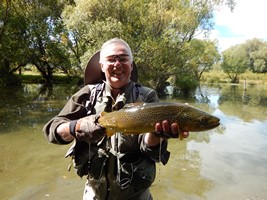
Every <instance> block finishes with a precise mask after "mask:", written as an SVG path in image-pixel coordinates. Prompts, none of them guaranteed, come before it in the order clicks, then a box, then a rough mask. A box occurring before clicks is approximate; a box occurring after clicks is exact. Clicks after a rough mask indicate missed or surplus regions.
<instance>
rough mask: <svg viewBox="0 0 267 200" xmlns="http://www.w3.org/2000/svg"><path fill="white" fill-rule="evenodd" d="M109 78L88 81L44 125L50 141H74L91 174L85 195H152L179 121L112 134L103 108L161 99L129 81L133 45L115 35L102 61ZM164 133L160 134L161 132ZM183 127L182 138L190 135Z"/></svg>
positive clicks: (82, 170) (82, 171)
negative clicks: (102, 120) (100, 121)
mask: <svg viewBox="0 0 267 200" xmlns="http://www.w3.org/2000/svg"><path fill="white" fill-rule="evenodd" d="M99 63H100V66H101V70H102V72H103V73H104V74H105V79H106V80H105V81H103V83H99V84H90V85H86V86H84V87H83V88H82V89H81V90H80V91H78V92H77V93H76V94H74V95H73V96H72V98H71V99H70V100H69V101H68V102H67V104H66V105H65V107H64V108H63V109H62V111H61V112H60V113H59V115H57V116H56V117H54V118H53V119H51V120H50V121H49V122H48V123H47V124H46V125H45V126H44V132H45V135H46V137H47V138H48V140H49V141H50V142H52V143H56V144H68V143H70V142H71V141H73V140H75V143H74V148H72V149H71V151H70V154H71V155H72V156H74V160H75V162H76V163H75V164H76V166H75V167H76V170H77V173H78V174H79V175H80V176H84V175H87V182H86V185H85V190H84V197H83V198H84V199H88V200H93V199H99V200H102V199H114V200H120V199H123V200H125V199H129V200H130V199H132V200H138V199H140V200H150V199H152V196H151V193H150V191H149V187H150V186H151V184H152V183H153V181H154V179H155V162H162V163H163V164H166V163H167V161H168V158H169V152H168V151H167V140H166V137H171V136H174V137H178V130H179V127H178V124H177V123H173V124H169V123H168V121H167V120H165V121H163V122H162V123H157V124H155V133H144V134H140V135H124V134H123V133H116V134H115V135H114V136H112V137H110V138H108V137H107V136H106V133H105V129H104V128H102V127H101V126H99V125H98V123H97V120H98V117H99V115H100V114H101V112H102V111H106V112H112V111H113V110H118V109H120V108H121V107H123V105H124V104H125V103H133V102H157V101H159V100H158V97H157V94H156V92H155V91H154V90H152V89H150V88H147V87H143V86H140V85H139V84H137V83H135V82H133V81H132V80H131V72H132V70H133V56H132V52H131V49H130V47H129V45H128V44H127V43H126V42H125V41H124V40H121V39H118V38H114V39H111V40H108V41H107V42H105V43H104V44H103V46H102V48H101V51H100V60H99ZM160 136H162V137H160ZM187 136H188V133H187V132H183V133H182V135H181V136H180V137H187Z"/></svg>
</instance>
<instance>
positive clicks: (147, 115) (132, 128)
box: [98, 102, 220, 136]
mask: <svg viewBox="0 0 267 200" xmlns="http://www.w3.org/2000/svg"><path fill="white" fill-rule="evenodd" d="M163 120H168V121H169V123H173V122H177V123H178V125H179V129H180V131H189V132H197V131H206V130H210V129H213V128H215V127H217V126H218V125H219V124H220V119H219V118H217V117H215V116H213V115H210V114H208V113H206V112H204V111H201V110H199V109H197V108H194V107H191V106H189V105H187V104H181V103H174V102H156V103H131V104H126V105H125V106H124V108H123V109H121V110H118V111H114V112H110V113H102V114H101V116H100V118H99V120H98V123H99V124H100V125H101V126H102V127H104V128H106V133H107V135H108V136H112V135H113V134H115V132H122V133H124V134H140V133H147V132H153V131H155V124H156V123H157V122H162V121H163Z"/></svg>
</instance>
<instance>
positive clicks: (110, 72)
mask: <svg viewBox="0 0 267 200" xmlns="http://www.w3.org/2000/svg"><path fill="white" fill-rule="evenodd" d="M102 55H103V56H102V58H101V68H102V71H103V72H104V73H105V76H106V81H107V82H108V84H109V85H110V86H111V87H112V88H116V89H118V88H122V87H124V86H126V85H127V84H128V83H129V82H130V81H131V79H130V78H131V71H132V69H133V68H132V60H131V58H130V56H129V55H130V52H129V49H128V48H127V47H126V46H124V45H123V44H110V45H109V46H107V47H106V48H105V49H104V50H102Z"/></svg>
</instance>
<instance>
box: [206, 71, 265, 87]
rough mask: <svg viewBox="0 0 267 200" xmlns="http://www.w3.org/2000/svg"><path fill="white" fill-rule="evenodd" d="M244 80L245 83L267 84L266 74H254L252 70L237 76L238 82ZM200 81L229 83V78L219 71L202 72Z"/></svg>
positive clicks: (241, 82)
mask: <svg viewBox="0 0 267 200" xmlns="http://www.w3.org/2000/svg"><path fill="white" fill-rule="evenodd" d="M245 81H246V83H247V84H255V85H257V84H261V85H267V74H256V73H252V72H246V73H244V74H241V75H240V76H239V83H240V84H243V83H244V82H245ZM201 82H202V83H230V78H229V77H228V76H227V74H225V73H223V72H221V71H217V70H216V71H215V70H214V71H210V72H204V73H203V75H202V77H201Z"/></svg>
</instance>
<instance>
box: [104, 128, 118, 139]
mask: <svg viewBox="0 0 267 200" xmlns="http://www.w3.org/2000/svg"><path fill="white" fill-rule="evenodd" d="M115 133H116V132H115V131H113V130H111V129H106V134H107V136H108V137H111V136H112V135H114V134H115Z"/></svg>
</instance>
